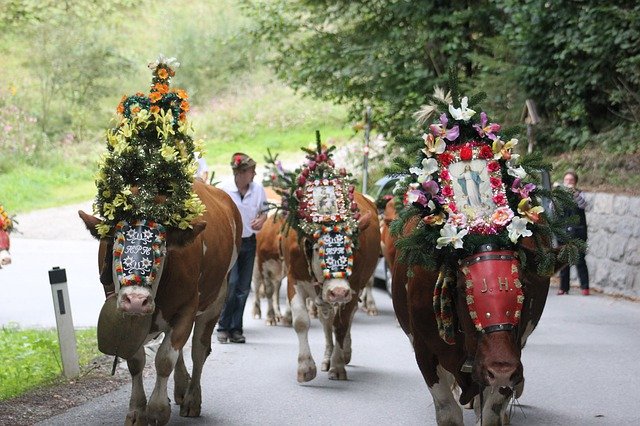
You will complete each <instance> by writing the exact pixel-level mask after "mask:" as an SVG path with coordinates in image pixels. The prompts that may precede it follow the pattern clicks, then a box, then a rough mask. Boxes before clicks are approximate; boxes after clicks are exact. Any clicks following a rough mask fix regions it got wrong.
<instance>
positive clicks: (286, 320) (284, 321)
mask: <svg viewBox="0 0 640 426" xmlns="http://www.w3.org/2000/svg"><path fill="white" fill-rule="evenodd" d="M292 324H293V320H292V319H291V317H290V316H284V317H282V325H283V326H285V327H291V325H292Z"/></svg>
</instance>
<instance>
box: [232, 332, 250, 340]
mask: <svg viewBox="0 0 640 426" xmlns="http://www.w3.org/2000/svg"><path fill="white" fill-rule="evenodd" d="M229 341H230V342H231V343H244V342H246V341H247V340H246V339H245V338H244V336H243V335H242V333H241V332H239V331H233V332H231V337H230V338H229Z"/></svg>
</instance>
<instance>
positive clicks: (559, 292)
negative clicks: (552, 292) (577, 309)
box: [556, 290, 569, 296]
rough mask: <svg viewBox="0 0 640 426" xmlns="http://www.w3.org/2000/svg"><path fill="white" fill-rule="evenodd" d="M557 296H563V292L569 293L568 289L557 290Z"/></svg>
mask: <svg viewBox="0 0 640 426" xmlns="http://www.w3.org/2000/svg"><path fill="white" fill-rule="evenodd" d="M556 294H557V295H558V296H563V295H565V294H569V292H568V291H564V290H558V292H557V293H556Z"/></svg>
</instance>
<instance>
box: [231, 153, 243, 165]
mask: <svg viewBox="0 0 640 426" xmlns="http://www.w3.org/2000/svg"><path fill="white" fill-rule="evenodd" d="M241 162H242V155H236V156H235V157H234V159H233V164H235V165H236V166H237V165H239V164H240V163H241Z"/></svg>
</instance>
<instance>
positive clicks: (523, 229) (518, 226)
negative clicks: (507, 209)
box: [507, 216, 533, 243]
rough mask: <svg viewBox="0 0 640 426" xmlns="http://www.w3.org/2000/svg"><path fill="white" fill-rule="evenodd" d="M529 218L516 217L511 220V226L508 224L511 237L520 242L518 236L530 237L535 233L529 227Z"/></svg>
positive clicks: (512, 239) (513, 240)
mask: <svg viewBox="0 0 640 426" xmlns="http://www.w3.org/2000/svg"><path fill="white" fill-rule="evenodd" d="M527 223H528V222H527V220H526V219H523V218H521V217H517V216H516V217H514V218H513V219H512V220H511V223H510V224H509V226H507V231H509V239H510V240H511V241H512V242H514V243H516V242H518V238H520V237H530V236H531V235H532V234H533V233H532V232H531V230H529V229H527Z"/></svg>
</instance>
